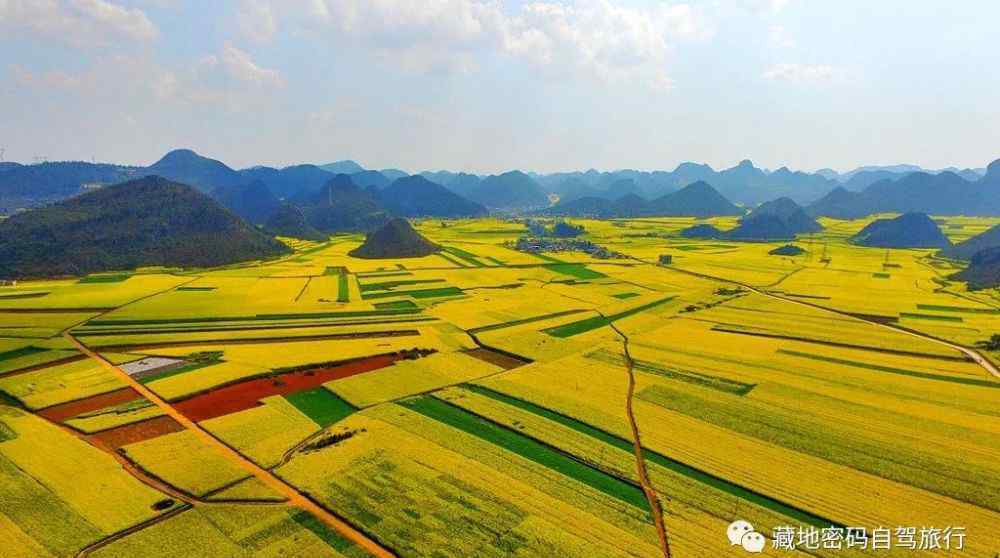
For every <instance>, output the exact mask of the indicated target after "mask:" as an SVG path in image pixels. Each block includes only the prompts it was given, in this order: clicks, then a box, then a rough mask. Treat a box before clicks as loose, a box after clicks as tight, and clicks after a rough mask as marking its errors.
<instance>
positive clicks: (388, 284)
mask: <svg viewBox="0 0 1000 558" xmlns="http://www.w3.org/2000/svg"><path fill="white" fill-rule="evenodd" d="M424 283H444V279H400V280H398V281H383V282H381V283H362V284H361V292H366V291H388V290H391V289H395V288H396V287H405V286H407V285H422V284H424Z"/></svg>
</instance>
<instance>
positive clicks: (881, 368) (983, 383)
mask: <svg viewBox="0 0 1000 558" xmlns="http://www.w3.org/2000/svg"><path fill="white" fill-rule="evenodd" d="M778 352H779V353H781V354H783V355H789V356H794V357H799V358H807V359H810V360H815V361H819V362H828V363H831V364H841V365H844V366H852V367H854V368H864V369H866V370H874V371H876V372H888V373H890V374H899V375H902V376H910V377H913V378H923V379H925V380H938V381H941V382H952V383H956V384H965V385H970V386H978V387H988V388H1000V382H997V381H994V380H980V379H979V378H962V377H958V376H944V375H941V374H931V373H929V372H917V371H915V370H906V369H903V368H896V367H893V366H885V365H883V364H872V363H870V362H860V361H857V360H848V359H846V358H837V357H831V356H825V355H813V354H809V353H803V352H799V351H793V350H791V349H778Z"/></svg>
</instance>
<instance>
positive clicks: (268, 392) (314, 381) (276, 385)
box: [173, 353, 414, 422]
mask: <svg viewBox="0 0 1000 558" xmlns="http://www.w3.org/2000/svg"><path fill="white" fill-rule="evenodd" d="M408 358H414V356H413V355H412V354H409V353H395V354H389V355H378V356H373V357H367V358H363V359H358V360H353V361H350V362H345V363H343V364H338V365H333V366H327V367H323V368H312V369H308V370H298V371H294V372H285V373H283V374H277V375H274V376H268V377H266V378H256V379H252V380H246V381H244V382H239V383H236V384H231V385H228V386H223V387H220V388H218V389H213V390H211V391H208V392H205V393H202V394H199V395H195V396H194V397H191V398H189V399H185V400H183V401H180V402H178V403H175V404H174V405H173V407H174V408H175V409H177V410H178V411H180V412H181V413H182V414H183V415H184V416H186V417H187V418H189V419H191V420H193V421H195V422H200V421H203V420H208V419H211V418H215V417H221V416H224V415H229V414H232V413H237V412H239V411H244V410H246V409H250V408H252V407H256V406H257V405H259V404H260V403H259V402H260V400H261V399H264V398H265V397H271V396H272V395H289V394H292V393H296V392H299V391H303V390H307V389H312V388H315V387H319V386H321V385H323V384H325V383H326V382H329V381H331V380H338V379H340V378H346V377H348V376H354V375H356V374H363V373H365V372H371V371H372V370H377V369H379V368H385V367H386V366H389V365H391V364H392V363H394V362H396V361H397V360H403V359H408Z"/></svg>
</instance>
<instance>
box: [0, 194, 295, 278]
mask: <svg viewBox="0 0 1000 558" xmlns="http://www.w3.org/2000/svg"><path fill="white" fill-rule="evenodd" d="M287 252H289V249H288V247H286V246H285V245H283V244H282V243H280V242H278V241H277V240H275V239H273V238H271V237H269V236H267V235H265V234H263V233H262V232H260V231H258V230H257V229H255V228H253V227H251V226H250V225H248V224H247V223H245V222H244V221H242V220H241V219H240V218H239V217H237V216H236V215H234V214H233V213H232V212H230V211H229V210H227V209H225V208H223V207H222V206H220V205H219V204H218V203H216V202H215V201H214V200H212V199H211V198H209V197H208V196H206V195H205V194H202V193H200V192H198V191H197V190H195V189H193V188H191V187H190V186H185V185H183V184H177V183H175V182H170V181H169V180H167V179H165V178H160V177H157V176H148V177H145V178H140V179H138V180H133V181H130V182H125V183H122V184H119V185H116V186H109V187H106V188H103V189H100V190H96V191H94V192H90V193H87V194H83V195H81V196H77V197H75V198H70V199H68V200H64V201H61V202H58V203H55V204H53V205H50V206H47V207H43V208H39V209H36V210H32V211H27V212H24V213H20V214H17V215H14V216H13V217H11V218H9V219H6V220H4V221H2V222H0V277H13V278H29V277H52V276H65V275H85V274H88V273H93V272H99V271H109V270H125V269H134V268H136V267H142V266H171V267H212V266H218V265H224V264H230V263H235V262H240V261H247V260H258V259H264V258H269V257H273V256H278V255H281V254H284V253H287Z"/></svg>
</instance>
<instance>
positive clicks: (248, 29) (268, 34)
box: [236, 0, 278, 43]
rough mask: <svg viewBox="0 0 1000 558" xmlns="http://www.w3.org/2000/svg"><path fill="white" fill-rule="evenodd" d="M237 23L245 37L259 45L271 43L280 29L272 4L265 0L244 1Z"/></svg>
mask: <svg viewBox="0 0 1000 558" xmlns="http://www.w3.org/2000/svg"><path fill="white" fill-rule="evenodd" d="M236 23H237V25H239V28H240V31H241V32H242V33H243V35H244V36H245V37H247V38H248V39H250V40H252V41H255V42H258V43H266V42H268V41H270V40H271V39H272V38H274V34H275V32H277V29H278V26H277V22H275V18H274V12H273V11H272V10H271V4H269V3H268V2H266V1H263V0H243V3H242V4H241V5H240V10H239V12H237V14H236Z"/></svg>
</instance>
